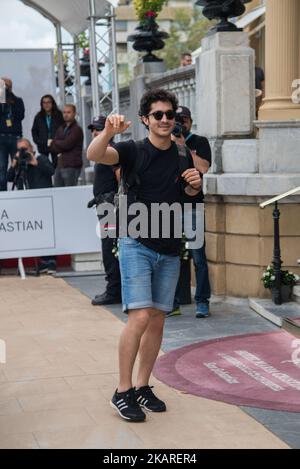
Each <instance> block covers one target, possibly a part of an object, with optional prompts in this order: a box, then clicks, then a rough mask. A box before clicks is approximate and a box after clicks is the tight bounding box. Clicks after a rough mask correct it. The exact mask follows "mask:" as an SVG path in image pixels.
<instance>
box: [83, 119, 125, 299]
mask: <svg viewBox="0 0 300 469" xmlns="http://www.w3.org/2000/svg"><path fill="white" fill-rule="evenodd" d="M105 121H106V117H105V116H99V117H97V118H96V119H94V120H93V122H92V124H91V125H89V126H88V129H89V130H91V131H92V135H93V138H95V137H97V135H99V134H100V132H101V131H102V130H103V129H104V127H105ZM118 172H119V170H118V168H116V167H113V166H107V165H105V164H95V169H94V188H93V191H94V201H93V202H94V205H97V206H98V205H99V204H101V203H105V202H109V203H113V201H114V195H115V194H116V192H117V191H118V180H117V178H118ZM98 218H99V220H101V217H100V216H98ZM101 242H102V259H103V265H104V270H105V274H106V278H105V279H106V281H107V285H106V290H105V292H104V293H102V294H100V295H96V296H95V298H94V299H93V300H92V304H93V305H99V306H101V305H109V304H116V303H121V277H120V269H119V261H118V259H117V258H116V257H115V255H114V254H113V248H114V246H115V243H116V240H114V239H113V238H110V237H106V238H102V239H101Z"/></svg>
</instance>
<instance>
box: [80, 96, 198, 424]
mask: <svg viewBox="0 0 300 469" xmlns="http://www.w3.org/2000/svg"><path fill="white" fill-rule="evenodd" d="M176 110H177V99H176V97H175V95H174V94H173V93H170V92H168V91H166V90H160V89H154V90H150V91H148V92H146V93H145V94H144V95H143V97H142V99H141V104H140V112H139V114H140V117H141V120H142V122H143V124H144V125H145V126H146V127H147V128H148V130H149V135H148V138H146V139H145V140H143V141H142V142H133V141H129V142H121V143H117V144H116V145H114V147H109V146H108V145H109V142H110V140H111V139H112V138H113V137H114V136H115V135H116V134H119V133H123V132H125V131H126V129H127V128H128V127H129V125H130V122H126V121H125V117H124V116H122V115H112V116H109V117H108V119H107V121H106V124H105V129H104V131H103V132H102V134H101V135H100V136H99V137H97V138H96V139H94V140H93V142H92V143H91V145H90V147H89V149H88V159H89V160H92V161H95V162H97V163H104V164H109V165H112V164H117V163H119V164H120V165H121V168H122V171H123V172H126V170H127V171H128V172H129V173H130V172H132V171H134V169H133V168H137V163H138V162H139V161H141V159H142V164H139V166H140V169H139V171H138V178H136V181H137V180H139V183H136V184H135V190H134V193H135V197H134V199H135V200H136V201H138V202H140V203H142V204H144V206H146V207H147V209H148V215H149V219H151V210H152V208H153V204H157V203H158V204H161V203H166V204H168V205H171V204H173V203H176V202H177V203H180V201H181V197H182V190H184V192H186V193H188V194H189V195H191V196H193V195H197V194H198V192H199V190H200V187H201V178H200V174H199V171H198V170H196V169H195V168H194V167H193V162H192V159H191V157H190V158H187V160H188V165H187V169H186V170H184V171H183V172H182V171H181V167H180V155H179V151H178V148H177V145H176V143H174V142H172V141H171V133H172V130H173V128H174V125H175V115H176ZM131 190H132V192H133V188H132V189H131ZM132 198H133V197H132V196H131V194H130V190H129V193H128V199H132ZM150 225H151V223H150ZM159 231H160V230H159ZM170 233H171V234H170V236H169V237H168V238H167V239H166V238H164V237H163V236H162V234H161V233H159V234H160V236H156V237H152V236H151V226H150V231H149V232H148V237H140V238H138V240H137V239H133V238H130V237H124V238H121V239H120V241H119V244H120V248H119V250H120V252H119V260H120V271H121V280H122V303H123V311H124V312H127V313H128V322H127V324H126V326H125V328H124V330H123V333H122V336H121V338H120V343H119V369H120V381H119V385H118V388H117V390H116V392H115V394H114V395H113V397H112V400H111V405H112V407H113V408H114V409H116V410H117V411H118V413H119V414H120V416H121V417H122V418H124V419H126V420H130V421H143V420H145V414H144V412H143V410H142V408H141V407H143V408H144V409H146V410H149V411H152V412H164V411H165V410H166V405H165V403H164V402H163V401H161V400H160V399H158V398H157V397H156V396H155V394H154V393H153V391H152V389H151V387H150V386H149V379H150V375H151V372H152V369H153V366H154V363H155V361H156V358H157V355H158V353H159V350H160V346H161V341H162V334H163V326H164V319H165V314H166V313H167V312H168V311H171V310H172V307H173V299H174V294H175V289H176V285H177V281H178V276H179V266H180V261H179V252H180V245H181V240H180V239H179V238H176V237H175V236H174V230H172V227H171V230H170ZM138 354H139V358H140V361H139V369H138V375H137V383H136V387H135V388H133V383H132V371H133V367H134V363H135V361H136V358H137V355H138Z"/></svg>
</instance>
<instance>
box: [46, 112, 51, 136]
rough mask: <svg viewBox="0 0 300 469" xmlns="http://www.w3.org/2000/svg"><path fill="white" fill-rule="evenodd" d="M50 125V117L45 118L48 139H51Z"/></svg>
mask: <svg viewBox="0 0 300 469" xmlns="http://www.w3.org/2000/svg"><path fill="white" fill-rule="evenodd" d="M51 123H52V117H51V116H48V115H47V116H46V124H47V128H48V137H49V138H51Z"/></svg>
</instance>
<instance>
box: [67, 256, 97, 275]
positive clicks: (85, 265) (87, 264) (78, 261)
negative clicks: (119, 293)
mask: <svg viewBox="0 0 300 469" xmlns="http://www.w3.org/2000/svg"><path fill="white" fill-rule="evenodd" d="M72 269H73V270H74V271H75V272H94V271H97V272H102V271H103V262H102V254H101V253H100V252H95V253H87V254H74V255H73V256H72Z"/></svg>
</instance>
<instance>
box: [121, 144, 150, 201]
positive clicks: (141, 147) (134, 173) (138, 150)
mask: <svg viewBox="0 0 300 469" xmlns="http://www.w3.org/2000/svg"><path fill="white" fill-rule="evenodd" d="M131 151H133V152H134V153H135V159H134V163H133V164H132V165H130V166H128V167H127V168H126V170H123V169H121V180H120V184H121V185H122V186H123V188H122V192H123V193H124V194H127V193H128V191H129V189H130V188H132V187H134V186H139V185H140V183H141V180H140V170H141V168H142V167H143V165H144V162H145V159H146V150H145V144H144V141H143V140H139V141H137V142H132V148H131Z"/></svg>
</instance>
